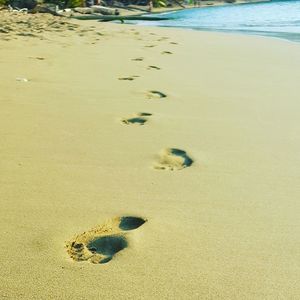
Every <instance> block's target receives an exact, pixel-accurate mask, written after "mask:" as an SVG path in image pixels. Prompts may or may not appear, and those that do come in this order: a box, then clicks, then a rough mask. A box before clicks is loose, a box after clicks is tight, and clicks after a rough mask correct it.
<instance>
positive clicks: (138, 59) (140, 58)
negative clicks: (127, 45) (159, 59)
mask: <svg viewBox="0 0 300 300" xmlns="http://www.w3.org/2000/svg"><path fill="white" fill-rule="evenodd" d="M131 60H133V61H143V60H144V58H143V57H137V58H132V59H131Z"/></svg>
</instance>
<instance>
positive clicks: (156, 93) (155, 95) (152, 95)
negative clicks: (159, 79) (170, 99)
mask: <svg viewBox="0 0 300 300" xmlns="http://www.w3.org/2000/svg"><path fill="white" fill-rule="evenodd" d="M166 97H167V95H166V94H164V93H162V92H159V91H149V93H148V98H150V99H155V98H156V99H158V98H166Z"/></svg>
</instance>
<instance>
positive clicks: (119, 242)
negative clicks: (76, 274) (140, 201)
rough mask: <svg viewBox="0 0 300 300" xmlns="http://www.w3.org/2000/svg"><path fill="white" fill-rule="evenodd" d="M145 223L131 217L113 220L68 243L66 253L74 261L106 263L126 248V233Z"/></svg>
mask: <svg viewBox="0 0 300 300" xmlns="http://www.w3.org/2000/svg"><path fill="white" fill-rule="evenodd" d="M146 221H147V220H146V219H143V218H139V217H133V216H125V217H117V218H113V219H111V220H108V221H107V222H105V223H104V224H103V225H99V226H97V227H95V228H92V229H90V230H89V231H86V232H84V233H82V234H80V235H77V236H76V237H75V238H73V239H71V240H70V241H68V242H67V243H66V248H67V252H68V254H69V255H70V257H71V258H72V259H73V260H75V261H89V262H91V263H94V264H104V263H107V262H109V261H110V260H112V258H113V257H114V256H115V255H116V254H117V253H118V252H120V251H121V250H123V249H125V248H127V247H128V241H127V239H126V235H127V232H128V231H131V230H134V229H136V228H138V227H140V226H142V225H143V224H144V223H145V222H146Z"/></svg>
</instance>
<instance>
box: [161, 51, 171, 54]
mask: <svg viewBox="0 0 300 300" xmlns="http://www.w3.org/2000/svg"><path fill="white" fill-rule="evenodd" d="M161 54H173V53H172V52H170V51H163V52H162V53H161Z"/></svg>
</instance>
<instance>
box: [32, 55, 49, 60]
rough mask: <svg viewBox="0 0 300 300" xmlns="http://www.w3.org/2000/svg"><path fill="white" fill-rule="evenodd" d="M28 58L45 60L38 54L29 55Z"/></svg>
mask: <svg viewBox="0 0 300 300" xmlns="http://www.w3.org/2000/svg"><path fill="white" fill-rule="evenodd" d="M28 58H31V59H37V60H45V57H40V56H36V57H33V56H29V57H28Z"/></svg>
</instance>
